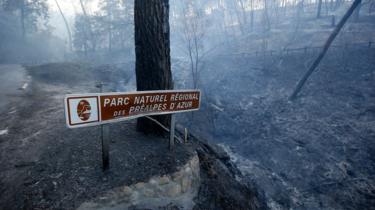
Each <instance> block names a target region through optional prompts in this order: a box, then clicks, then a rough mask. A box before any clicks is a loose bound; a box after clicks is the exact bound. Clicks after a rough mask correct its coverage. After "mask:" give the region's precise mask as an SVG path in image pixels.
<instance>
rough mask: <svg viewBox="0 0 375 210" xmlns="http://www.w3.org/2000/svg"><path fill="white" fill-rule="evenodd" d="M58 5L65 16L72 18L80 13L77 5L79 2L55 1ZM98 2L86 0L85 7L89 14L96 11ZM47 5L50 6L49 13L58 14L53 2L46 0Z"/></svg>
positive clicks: (72, 0)
mask: <svg viewBox="0 0 375 210" xmlns="http://www.w3.org/2000/svg"><path fill="white" fill-rule="evenodd" d="M57 1H58V2H59V4H60V7H61V9H62V10H63V12H64V14H65V15H67V16H74V15H75V14H76V13H81V12H82V10H81V7H80V4H79V0H57ZM98 1H99V0H86V1H84V2H85V6H86V10H87V12H89V13H92V12H95V10H97V7H98V6H97V5H98ZM48 4H49V5H50V9H51V12H58V9H57V6H56V2H55V0H48Z"/></svg>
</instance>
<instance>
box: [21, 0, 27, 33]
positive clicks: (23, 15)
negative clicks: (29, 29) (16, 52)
mask: <svg viewBox="0 0 375 210" xmlns="http://www.w3.org/2000/svg"><path fill="white" fill-rule="evenodd" d="M25 16H26V14H25V0H22V1H21V30H22V37H23V39H25V38H26V27H25V18H26V17H25Z"/></svg>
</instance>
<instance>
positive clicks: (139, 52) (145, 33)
mask: <svg viewBox="0 0 375 210" xmlns="http://www.w3.org/2000/svg"><path fill="white" fill-rule="evenodd" d="M134 27H135V34H134V37H135V55H136V66H135V72H136V77H137V90H138V91H143V90H168V89H173V84H172V73H171V59H170V40H169V39H170V38H169V3H168V0H136V1H134ZM153 118H154V119H156V120H157V121H159V122H160V123H162V124H163V125H165V126H169V125H170V119H171V118H170V115H159V116H153ZM137 130H138V131H141V132H144V133H147V134H158V135H161V134H163V133H164V131H163V129H162V128H161V127H160V126H158V125H157V124H156V123H154V122H152V121H151V120H149V119H147V118H139V119H138V122H137Z"/></svg>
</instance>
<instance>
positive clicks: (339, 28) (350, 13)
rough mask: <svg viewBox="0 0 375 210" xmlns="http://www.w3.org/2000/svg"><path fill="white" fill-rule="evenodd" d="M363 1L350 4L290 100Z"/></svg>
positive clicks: (355, 0) (292, 98)
mask: <svg viewBox="0 0 375 210" xmlns="http://www.w3.org/2000/svg"><path fill="white" fill-rule="evenodd" d="M360 3H361V0H354V2H353V4H352V6H350V8H349V10H348V11H347V12H346V13H345V15H344V16H343V17H342V19H341V20H340V22H339V24H337V26H336V28H335V29H334V30H333V32H332V33H331V35H330V36H329V37H328V39H327V41H326V43H325V44H324V47H323V50H322V52H321V53H320V54H319V55H318V57H317V58H316V59H315V61H314V63H313V64H312V65H311V67H310V68H309V70H308V71H307V72H306V73H305V75H303V77H302V79H301V80H300V81H299V82H298V84H297V86H296V88H295V90H294V91H293V94H292V95H291V96H290V97H289V99H290V100H294V99H295V98H296V97H297V95H298V93H299V92H300V91H301V89H302V87H303V85H304V84H305V82H306V81H307V79H308V78H309V77H310V75H311V74H312V73H313V72H314V70H315V69H316V67H317V66H318V65H319V63H320V61H321V60H322V59H323V58H324V56H325V54H326V53H327V50H328V48H329V47H330V46H331V44H332V42H333V40H335V38H336V36H337V34H339V32H340V30H341V28H342V27H343V26H344V24H345V23H346V21H347V20H348V19H349V17H350V16H351V15H352V13H353V11H354V10H355V8H356V7H357V6H358V5H359V4H360Z"/></svg>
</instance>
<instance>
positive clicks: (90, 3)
mask: <svg viewBox="0 0 375 210" xmlns="http://www.w3.org/2000/svg"><path fill="white" fill-rule="evenodd" d="M57 1H58V3H59V5H60V7H61V10H63V13H64V15H65V17H66V19H67V20H68V23H69V26H70V29H71V30H72V31H74V17H75V15H76V14H79V13H82V9H81V6H80V3H79V0H57ZM98 1H99V0H84V1H83V2H85V8H86V10H87V12H88V13H89V14H93V13H94V12H95V11H96V10H97V8H98ZM48 4H49V13H50V20H49V23H50V25H51V26H52V27H53V28H54V30H53V32H52V33H53V34H54V35H55V36H58V37H60V38H62V39H65V40H66V39H67V37H68V35H67V32H66V28H65V25H64V22H63V19H62V17H61V15H60V13H59V10H58V8H57V6H56V2H55V0H48Z"/></svg>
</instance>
